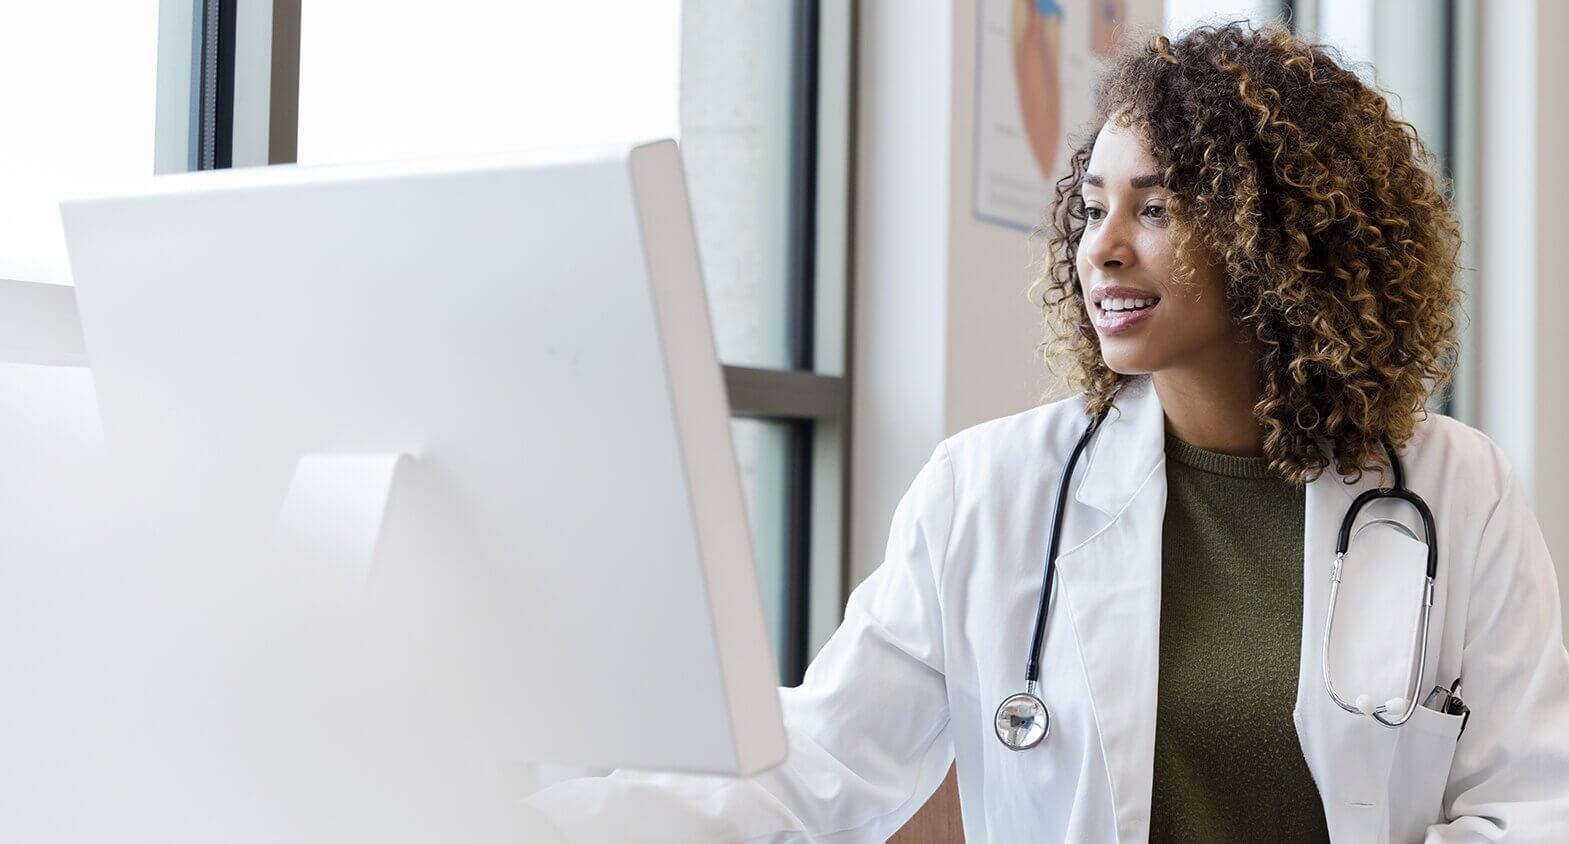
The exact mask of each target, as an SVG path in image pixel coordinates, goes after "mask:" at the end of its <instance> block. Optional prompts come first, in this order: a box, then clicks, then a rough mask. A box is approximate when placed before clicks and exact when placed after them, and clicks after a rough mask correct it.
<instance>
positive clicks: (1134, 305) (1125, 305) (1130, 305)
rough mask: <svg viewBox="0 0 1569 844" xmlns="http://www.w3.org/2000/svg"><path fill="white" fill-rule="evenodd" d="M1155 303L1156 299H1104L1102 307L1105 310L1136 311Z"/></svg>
mask: <svg viewBox="0 0 1569 844" xmlns="http://www.w3.org/2000/svg"><path fill="white" fill-rule="evenodd" d="M1153 304H1155V300H1154V299H1115V298H1112V299H1103V300H1101V303H1100V309H1101V310H1103V311H1135V310H1138V309H1139V308H1147V307H1149V306H1150V305H1153Z"/></svg>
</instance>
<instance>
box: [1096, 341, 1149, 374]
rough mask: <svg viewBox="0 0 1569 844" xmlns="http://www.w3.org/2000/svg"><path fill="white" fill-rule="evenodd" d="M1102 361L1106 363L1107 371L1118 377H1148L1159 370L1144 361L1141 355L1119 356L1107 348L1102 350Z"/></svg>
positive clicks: (1124, 354)
mask: <svg viewBox="0 0 1569 844" xmlns="http://www.w3.org/2000/svg"><path fill="white" fill-rule="evenodd" d="M1101 360H1102V361H1104V362H1105V363H1106V368H1107V369H1110V370H1111V371H1112V372H1115V373H1117V374H1118V375H1148V374H1150V373H1151V372H1154V371H1155V370H1156V368H1157V367H1155V366H1152V365H1150V363H1149V362H1148V361H1144V360H1142V356H1141V355H1138V354H1127V353H1125V352H1124V353H1122V354H1118V353H1116V352H1112V351H1108V350H1107V349H1105V348H1102V349H1101Z"/></svg>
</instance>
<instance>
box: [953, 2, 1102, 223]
mask: <svg viewBox="0 0 1569 844" xmlns="http://www.w3.org/2000/svg"><path fill="white" fill-rule="evenodd" d="M1126 5H1127V0H980V2H979V3H978V4H977V15H978V16H979V19H978V20H977V21H976V37H975V40H976V44H975V47H976V49H975V62H976V67H975V89H976V90H975V172H974V176H975V179H974V186H975V188H974V189H975V196H974V202H975V216H976V217H977V218H978V219H981V220H984V221H986V222H989V223H995V224H997V225H1001V226H1007V227H1010V228H1016V229H1021V230H1024V231H1031V230H1033V229H1035V228H1036V227H1037V226H1041V225H1043V224H1044V223H1045V220H1046V209H1047V206H1048V205H1049V204H1050V202H1051V197H1052V195H1053V188H1054V186H1055V184H1056V181H1057V179H1058V178H1059V177H1061V176H1062V175H1064V174H1065V173H1066V171H1067V160H1068V153H1069V140H1070V133H1071V134H1072V135H1073V137H1072V138H1071V139H1072V140H1077V139H1078V138H1077V136H1078V134H1079V133H1080V132H1081V131H1083V130H1084V129H1085V128H1086V126H1085V122H1086V121H1088V120H1089V119H1090V117H1091V115H1092V113H1093V108H1094V101H1093V97H1094V93H1093V91H1092V87H1093V85H1094V80H1095V72H1096V70H1097V67H1098V65H1099V63H1100V62H1102V61H1104V60H1105V59H1106V58H1107V57H1109V56H1110V55H1112V54H1113V53H1115V52H1116V50H1117V46H1118V39H1119V38H1120V37H1121V35H1122V30H1123V28H1124V27H1123V25H1124V23H1125V22H1126V20H1127V9H1126Z"/></svg>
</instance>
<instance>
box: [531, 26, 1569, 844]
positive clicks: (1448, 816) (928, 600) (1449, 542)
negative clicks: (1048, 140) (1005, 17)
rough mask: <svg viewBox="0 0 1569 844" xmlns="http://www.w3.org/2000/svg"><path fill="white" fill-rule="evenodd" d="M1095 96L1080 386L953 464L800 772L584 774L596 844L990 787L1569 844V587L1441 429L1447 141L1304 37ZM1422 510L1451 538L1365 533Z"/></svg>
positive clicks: (1483, 447)
mask: <svg viewBox="0 0 1569 844" xmlns="http://www.w3.org/2000/svg"><path fill="white" fill-rule="evenodd" d="M1097 102H1098V108H1099V117H1098V119H1097V121H1096V124H1095V125H1096V126H1098V127H1099V128H1098V130H1097V131H1096V132H1095V133H1094V135H1093V136H1092V137H1091V138H1089V140H1088V141H1087V142H1086V143H1084V144H1083V145H1082V146H1080V147H1079V148H1078V149H1077V150H1076V151H1075V152H1074V154H1073V155H1072V157H1071V172H1069V173H1068V174H1067V175H1066V176H1065V177H1064V178H1062V179H1061V180H1060V181H1059V182H1058V183H1057V188H1056V195H1055V200H1054V202H1053V205H1052V209H1051V222H1052V230H1053V232H1052V240H1051V244H1052V257H1051V260H1050V262H1049V265H1048V267H1047V269H1046V272H1045V274H1044V275H1043V277H1042V278H1041V279H1040V280H1039V282H1038V284H1037V285H1036V288H1035V289H1036V291H1038V293H1039V297H1038V301H1039V302H1040V303H1041V304H1042V306H1043V307H1044V310H1045V312H1046V316H1047V322H1048V324H1049V326H1050V328H1051V335H1052V336H1053V337H1054V338H1056V339H1055V340H1054V341H1053V342H1052V343H1049V344H1048V359H1053V360H1063V359H1066V360H1068V361H1070V362H1071V364H1072V369H1071V371H1070V372H1069V373H1068V375H1069V376H1070V380H1071V383H1073V384H1074V385H1076V387H1077V392H1076V395H1074V396H1073V397H1072V398H1069V399H1066V400H1063V401H1059V402H1056V403H1053V404H1047V405H1044V406H1041V407H1037V408H1035V409H1033V410H1029V411H1026V412H1024V413H1021V414H1018V415H1016V416H1011V417H1007V418H1004V419H999V420H995V421H992V422H989V423H986V424H982V425H979V426H976V427H974V428H971V429H969V430H966V431H963V432H961V433H959V434H957V435H955V436H953V437H951V438H950V439H948V440H946V441H944V442H943V443H941V444H940V445H939V446H938V447H937V449H936V451H935V452H934V453H933V454H932V456H931V460H930V462H928V463H927V464H926V466H925V467H924V468H923V469H922V470H921V471H920V473H919V475H917V477H916V478H915V481H914V483H913V485H912V486H911V487H910V490H909V492H908V493H907V494H906V495H905V497H904V499H903V500H902V502H901V503H900V504H899V507H898V509H897V511H896V512H895V514H894V518H893V525H892V530H891V536H890V538H889V541H888V548H887V556H886V558H885V559H884V561H883V563H882V565H881V566H880V567H879V568H878V569H877V571H876V572H875V573H874V574H873V575H872V576H871V577H870V578H869V579H868V580H867V581H866V582H865V583H864V584H862V585H861V586H860V587H859V588H858V589H856V590H855V592H854V593H853V594H852V595H851V597H850V600H849V604H848V606H847V608H846V612H845V620H844V623H843V625H842V626H841V627H840V628H839V630H838V632H837V633H836V634H835V635H834V636H833V638H832V640H831V641H829V642H828V644H827V645H826V646H825V647H824V648H823V650H822V652H821V653H820V654H819V656H818V657H817V659H816V661H815V662H814V663H813V664H812V666H811V668H810V670H809V671H808V672H807V674H806V678H805V682H804V683H803V684H802V685H801V686H800V687H799V688H796V689H785V690H782V691H781V696H782V700H783V704H784V713H785V724H786V727H787V730H788V734H789V737H790V758H789V761H788V762H787V763H786V764H784V765H783V766H781V767H779V768H777V769H775V770H773V771H770V772H768V773H766V774H764V775H761V776H757V777H754V778H751V779H746V780H725V779H719V778H708V777H698V776H650V775H632V774H624V773H617V774H615V775H612V776H611V777H609V778H607V779H600V780H580V781H573V782H569V783H564V784H561V785H558V786H555V787H553V788H551V789H547V790H546V791H544V792H542V793H540V794H539V795H536V796H535V797H534V798H532V799H531V801H530V804H531V805H532V807H533V808H534V809H537V810H538V811H540V812H541V813H542V814H544V815H545V816H547V817H549V818H550V819H551V821H552V822H553V823H554V824H555V825H556V826H557V827H559V828H560V830H561V832H562V833H563V836H564V837H565V838H566V839H568V840H573V841H577V840H584V841H618V842H623V841H685V842H689V841H726V842H733V841H747V842H763V841H768V842H774V841H797V840H810V841H825V842H826V841H832V842H841V841H843V842H850V841H854V842H861V841H882V840H884V839H886V838H887V837H888V836H890V835H891V834H893V833H894V832H895V831H896V830H898V829H899V827H900V826H901V825H902V824H903V823H904V822H905V821H906V820H907V819H908V818H909V817H910V816H911V815H912V814H914V812H915V811H916V810H917V809H918V808H920V806H921V805H922V804H923V803H924V802H925V801H926V799H927V797H928V796H929V795H930V794H931V793H932V792H933V790H934V789H936V788H937V786H938V784H939V783H940V782H941V781H942V779H943V778H944V775H945V774H946V772H947V770H948V768H949V765H950V763H955V762H956V763H957V769H958V784H959V793H960V798H961V803H962V811H963V819H964V829H965V834H966V838H967V840H969V841H971V842H982V841H996V842H1025V841H1030V842H1037V841H1056V842H1124V844H1131V842H1140V841H1145V840H1147V839H1153V840H1202V841H1260V840H1269V841H1326V840H1333V841H1336V842H1385V841H1393V842H1411V841H1426V842H1483V841H1511V842H1515V841H1519V842H1534V841H1541V842H1549V841H1552V842H1557V841H1566V840H1569V653H1566V651H1565V648H1564V642H1563V634H1562V625H1561V620H1560V617H1559V616H1560V610H1559V595H1558V585H1557V582H1556V579H1555V575H1554V570H1553V565H1552V561H1551V560H1550V559H1549V558H1548V554H1547V549H1546V547H1545V545H1544V543H1543V539H1542V535H1541V532H1540V530H1539V528H1538V525H1537V522H1536V520H1535V518H1534V517H1533V516H1532V514H1531V512H1530V510H1529V509H1528V507H1527V504H1526V499H1525V495H1524V493H1523V491H1522V488H1521V484H1520V481H1519V480H1518V478H1517V476H1516V474H1515V472H1514V470H1513V469H1512V468H1511V466H1510V465H1509V462H1508V461H1507V460H1506V459H1505V458H1504V456H1503V454H1502V452H1501V451H1500V450H1499V449H1498V447H1497V446H1496V445H1494V444H1493V442H1492V441H1491V440H1489V439H1488V438H1487V437H1486V436H1485V435H1483V434H1481V433H1479V432H1478V431H1476V430H1474V429H1472V428H1470V427H1467V426H1465V425H1463V424H1461V423H1459V422H1456V421H1454V420H1452V419H1449V418H1446V417H1443V416H1440V415H1436V414H1430V413H1427V412H1425V411H1424V410H1423V408H1424V407H1425V405H1426V402H1427V400H1428V397H1429V386H1428V385H1429V384H1430V383H1432V384H1434V385H1435V386H1442V385H1443V384H1444V383H1445V381H1446V379H1447V376H1448V371H1449V367H1450V366H1451V362H1452V361H1453V358H1454V350H1455V334H1454V321H1453V319H1452V317H1451V308H1452V306H1453V304H1454V299H1455V295H1456V294H1455V289H1454V286H1453V279H1454V275H1455V271H1456V253H1457V248H1458V243H1459V232H1458V226H1457V223H1456V221H1455V217H1454V215H1453V212H1452V211H1451V209H1450V206H1449V204H1448V202H1447V201H1446V199H1445V196H1444V194H1443V193H1442V192H1441V190H1440V187H1439V185H1438V184H1437V183H1436V181H1435V178H1434V176H1433V175H1432V168H1433V161H1432V159H1431V157H1430V156H1429V155H1428V153H1427V151H1426V149H1425V147H1424V146H1423V144H1422V143H1421V141H1420V140H1418V138H1417V137H1416V136H1415V134H1414V132H1413V131H1412V129H1411V127H1410V126H1409V125H1408V124H1405V123H1402V122H1400V121H1398V120H1397V119H1395V118H1394V117H1393V116H1392V115H1391V114H1390V113H1389V109H1388V105H1387V103H1386V102H1385V100H1384V98H1383V97H1382V96H1381V95H1380V94H1378V93H1377V92H1375V91H1374V90H1372V89H1370V88H1369V87H1367V86H1366V85H1364V84H1363V82H1362V81H1361V80H1360V79H1359V78H1358V77H1357V76H1356V74H1354V73H1352V72H1351V71H1349V70H1346V69H1344V68H1343V67H1341V66H1340V65H1338V64H1337V63H1336V62H1335V61H1334V60H1333V59H1332V58H1331V56H1330V55H1329V54H1327V53H1326V52H1325V51H1324V50H1323V49H1322V48H1320V47H1318V46H1313V45H1308V44H1305V43H1303V42H1301V41H1298V40H1296V39H1295V38H1293V37H1292V36H1290V35H1289V34H1287V33H1286V32H1284V31H1283V30H1280V29H1275V28H1266V29H1263V30H1258V31H1254V30H1252V29H1249V28H1246V27H1243V26H1238V25H1230V26H1225V27H1221V28H1205V29H1199V30H1196V31H1193V32H1191V33H1190V34H1187V35H1185V36H1183V37H1182V38H1180V39H1179V40H1177V41H1174V42H1173V41H1169V40H1168V39H1166V38H1164V37H1161V38H1156V39H1155V40H1154V41H1152V42H1151V43H1150V44H1149V45H1148V46H1147V47H1144V48H1142V49H1139V50H1136V51H1134V52H1131V53H1128V54H1126V55H1124V56H1122V57H1121V58H1119V59H1118V60H1117V61H1116V62H1115V63H1114V64H1113V66H1112V67H1111V68H1110V70H1109V72H1108V74H1107V76H1106V77H1105V79H1104V80H1103V82H1102V85H1101V89H1100V91H1099V97H1098V99H1097ZM1097 419H1100V420H1101V421H1100V422H1099V423H1098V424H1097V423H1096V420H1097ZM1386 444H1387V445H1388V446H1389V447H1390V448H1392V449H1393V450H1394V452H1395V455H1396V456H1397V457H1398V464H1399V469H1398V470H1396V468H1395V466H1393V465H1391V462H1390V460H1389V458H1388V456H1387V453H1386V451H1385V446H1386ZM1081 449H1082V453H1081V454H1079V455H1078V457H1077V460H1076V461H1075V460H1073V458H1074V454H1075V452H1076V451H1079V450H1081ZM1070 462H1075V463H1076V465H1074V466H1073V468H1072V471H1071V474H1067V485H1066V486H1064V487H1062V491H1061V493H1059V484H1060V483H1062V482H1063V480H1064V476H1065V473H1066V472H1067V470H1068V467H1069V463H1070ZM1395 486H1399V487H1400V488H1402V489H1405V490H1408V491H1409V492H1410V493H1413V494H1414V495H1413V496H1412V497H1414V498H1416V499H1418V500H1419V501H1421V502H1423V503H1424V504H1425V508H1426V510H1427V512H1426V513H1424V512H1422V508H1421V507H1418V506H1417V505H1416V504H1413V503H1412V502H1411V501H1410V500H1406V499H1398V498H1393V497H1381V498H1378V499H1376V500H1372V501H1367V502H1363V503H1362V504H1361V505H1360V506H1354V502H1356V501H1357V500H1358V499H1359V497H1361V496H1363V495H1364V494H1376V491H1377V490H1379V489H1389V488H1393V487H1395ZM1348 514H1349V515H1351V516H1352V518H1351V519H1350V520H1349V521H1350V522H1354V524H1349V523H1348V524H1346V525H1345V526H1344V527H1345V528H1346V529H1345V530H1343V529H1342V528H1343V524H1342V523H1343V521H1347V516H1348ZM1054 516H1058V517H1060V527H1059V528H1057V529H1055V530H1054V527H1053V523H1054V521H1055V520H1054ZM1054 533H1056V534H1059V535H1056V536H1054ZM1343 535H1345V536H1349V537H1351V539H1350V543H1349V547H1348V548H1344V549H1343V548H1342V547H1341V546H1342V542H1341V540H1342V536H1343ZM1428 548H1436V555H1435V556H1434V562H1433V568H1434V571H1435V576H1434V579H1433V584H1434V585H1433V587H1432V592H1431V608H1430V610H1428V611H1427V612H1426V613H1425V615H1426V617H1427V621H1426V627H1425V628H1424V627H1423V626H1422V624H1423V622H1422V618H1423V616H1424V612H1423V610H1422V604H1423V603H1424V598H1425V597H1426V586H1425V585H1424V574H1425V570H1426V568H1427V563H1428ZM1053 550H1054V551H1055V554H1054V557H1053V554H1052V553H1051V552H1052V551H1053ZM1340 550H1346V551H1347V553H1346V555H1345V560H1344V567H1345V568H1344V571H1343V573H1342V576H1341V577H1340V582H1339V583H1338V585H1336V586H1335V590H1334V591H1335V592H1337V593H1338V594H1337V595H1336V598H1338V603H1337V606H1336V607H1335V611H1336V615H1335V616H1334V618H1335V621H1334V625H1333V628H1332V631H1333V635H1332V636H1331V640H1330V643H1329V644H1328V645H1326V644H1325V633H1326V630H1325V627H1326V620H1327V618H1328V617H1329V615H1328V614H1329V610H1330V603H1331V601H1332V597H1331V595H1332V588H1331V587H1332V580H1334V579H1335V577H1336V575H1335V570H1336V555H1337V553H1336V552H1337V551H1340ZM1048 557H1053V559H1051V561H1050V565H1049V568H1050V571H1051V574H1050V576H1049V577H1045V576H1044V574H1045V572H1046V570H1047V568H1048V565H1047V562H1046V560H1047V558H1048ZM1046 580H1049V581H1050V582H1051V583H1050V593H1049V594H1050V599H1049V601H1043V599H1042V596H1043V594H1044V593H1045V591H1046V590H1045V589H1044V588H1043V587H1044V586H1045V582H1044V581H1046ZM1043 603H1044V604H1046V607H1045V609H1046V611H1045V613H1044V617H1043V619H1042V623H1041V625H1040V628H1041V629H1040V637H1041V638H1040V640H1039V645H1038V650H1036V651H1034V653H1035V655H1036V656H1037V659H1036V660H1033V661H1032V660H1031V656H1032V648H1033V647H1035V645H1034V643H1033V642H1032V632H1034V631H1035V629H1036V627H1037V624H1036V622H1037V617H1038V615H1037V614H1038V612H1039V611H1040V609H1041V605H1042V604H1043ZM1027 666H1028V667H1029V668H1030V672H1029V675H1030V676H1029V677H1028V678H1027V676H1026V667H1027ZM1027 679H1038V683H1030V684H1028V685H1027V683H1026V680H1027ZM1457 679H1458V680H1459V683H1458V685H1459V686H1460V688H1459V689H1456V688H1455V685H1456V682H1455V681H1456V680H1457ZM1331 688H1333V689H1334V692H1335V693H1334V695H1332V694H1331ZM1412 688H1415V689H1416V690H1417V691H1416V694H1412V693H1411V692H1410V689H1412ZM1026 691H1029V692H1031V693H1032V695H1033V696H1035V697H1036V698H1037V699H1038V700H1039V701H1040V704H1041V706H1042V707H1043V710H1044V711H1041V712H1036V711H1034V710H1032V709H1030V706H1031V704H1030V701H1028V700H1024V699H1020V698H1014V696H1016V695H1019V694H1020V693H1022V692H1026ZM1010 698H1014V703H1015V704H1017V703H1019V701H1021V700H1023V701H1024V705H1023V707H1022V708H1019V707H1016V708H1015V709H1014V710H1009V711H1011V712H1012V716H1009V717H1013V716H1017V717H1016V718H1015V720H1013V721H1011V722H1009V724H1004V723H1003V722H1004V721H1005V720H1006V718H1005V715H1006V714H1007V711H1005V709H1004V708H1003V707H999V704H1000V703H1002V702H1003V701H1005V700H1009V699H1010ZM1467 708H1468V709H1469V712H1468V713H1467V711H1466V710H1467ZM1391 725H1393V726H1391ZM1004 739H1006V740H1004Z"/></svg>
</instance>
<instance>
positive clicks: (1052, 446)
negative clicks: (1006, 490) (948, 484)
mask: <svg viewBox="0 0 1569 844" xmlns="http://www.w3.org/2000/svg"><path fill="white" fill-rule="evenodd" d="M1088 424H1089V417H1088V416H1086V415H1085V412H1084V398H1083V396H1081V395H1078V394H1075V395H1071V396H1068V397H1067V398H1064V399H1060V400H1058V401H1054V402H1051V403H1048V404H1042V405H1038V406H1036V407H1032V408H1030V409H1029V410H1025V411H1021V412H1019V413H1015V414H1012V415H1009V416H1003V417H1000V418H997V419H992V420H989V421H986V422H982V423H979V424H977V425H972V426H970V427H969V428H965V429H964V430H962V431H959V432H958V433H956V434H954V435H953V436H951V437H949V438H947V439H946V440H944V441H943V443H942V445H941V446H940V447H939V451H941V452H943V453H944V456H945V457H946V458H947V460H948V461H949V463H950V465H951V467H952V471H953V473H954V475H955V478H956V482H957V483H958V485H959V486H961V487H962V486H966V483H965V482H966V480H968V481H971V482H972V483H973V482H974V481H977V480H984V481H985V482H986V483H987V484H988V485H990V486H992V487H993V488H997V486H998V485H1001V486H1002V487H1010V486H1012V485H1013V484H1014V483H1015V482H1018V481H1025V482H1028V481H1029V480H1030V479H1038V478H1039V477H1040V474H1041V472H1043V471H1053V470H1054V469H1055V468H1056V467H1058V465H1059V464H1060V463H1061V462H1063V461H1064V460H1066V458H1067V455H1068V453H1069V452H1070V451H1071V450H1072V449H1073V446H1074V444H1075V443H1076V442H1078V439H1079V437H1080V435H1082V434H1083V433H1084V426H1086V425H1088Z"/></svg>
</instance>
